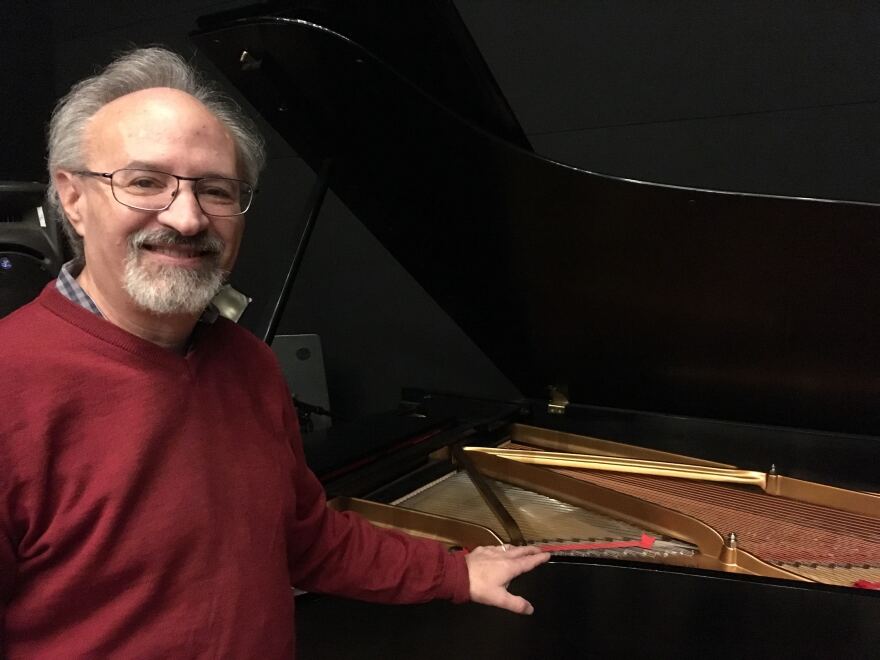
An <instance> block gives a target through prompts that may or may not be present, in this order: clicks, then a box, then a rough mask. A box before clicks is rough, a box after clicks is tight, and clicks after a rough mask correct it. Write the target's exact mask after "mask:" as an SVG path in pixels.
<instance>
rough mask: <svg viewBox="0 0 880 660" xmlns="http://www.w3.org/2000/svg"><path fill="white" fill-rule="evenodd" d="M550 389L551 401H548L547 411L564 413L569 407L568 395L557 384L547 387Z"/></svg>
mask: <svg viewBox="0 0 880 660" xmlns="http://www.w3.org/2000/svg"><path fill="white" fill-rule="evenodd" d="M547 389H548V390H550V401H549V402H548V403H547V412H548V413H550V414H551V415H564V414H565V409H566V408H567V407H568V397H567V396H565V394H564V393H563V392H562V390H561V389H560V388H558V387H556V386H555V385H550V386H548V388H547Z"/></svg>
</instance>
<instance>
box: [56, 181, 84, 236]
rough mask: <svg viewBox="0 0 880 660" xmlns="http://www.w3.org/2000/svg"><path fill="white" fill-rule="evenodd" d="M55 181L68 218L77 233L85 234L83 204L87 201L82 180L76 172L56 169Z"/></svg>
mask: <svg viewBox="0 0 880 660" xmlns="http://www.w3.org/2000/svg"><path fill="white" fill-rule="evenodd" d="M52 179H53V180H54V182H55V189H56V190H57V191H58V199H59V201H60V202H61V207H62V208H63V209H64V213H65V215H67V219H68V220H70V224H71V225H73V228H74V229H75V230H76V233H77V234H79V235H80V236H83V226H82V217H83V213H82V206H83V204H84V203H85V199H84V196H83V192H84V191H83V189H82V180H80V179H79V178H78V177H77V176H76V175H75V174H72V173H71V172H68V171H67V170H56V171H55V172H54V173H53V174H52Z"/></svg>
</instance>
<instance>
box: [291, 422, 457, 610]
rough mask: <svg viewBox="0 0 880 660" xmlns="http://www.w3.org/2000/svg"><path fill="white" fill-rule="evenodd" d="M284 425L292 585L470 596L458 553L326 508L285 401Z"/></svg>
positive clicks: (377, 596)
mask: <svg viewBox="0 0 880 660" xmlns="http://www.w3.org/2000/svg"><path fill="white" fill-rule="evenodd" d="M285 425H286V427H287V428H288V429H289V432H290V437H291V442H292V445H293V451H294V456H295V459H296V464H295V468H294V474H293V475H292V478H293V479H294V480H295V492H296V506H295V509H294V511H293V514H292V517H293V519H292V520H289V522H288V529H287V537H288V563H289V569H290V576H291V583H292V585H293V586H295V587H297V588H300V589H305V590H307V591H314V592H318V593H326V594H333V595H338V596H346V597H349V598H356V599H359V600H367V601H373V602H381V603H419V602H425V601H428V600H433V599H438V598H439V599H448V600H452V601H454V602H457V603H461V602H465V601H467V600H468V599H469V591H470V587H469V582H468V573H467V565H466V562H465V558H464V555H463V554H462V553H450V552H448V551H447V550H446V548H445V547H444V546H443V545H442V544H440V543H438V542H436V541H431V540H426V539H418V538H415V537H412V536H409V535H407V534H404V533H402V532H397V531H392V530H385V529H380V528H378V527H375V526H373V525H372V524H370V523H369V522H367V521H366V520H364V519H362V518H360V517H359V516H357V515H355V514H353V513H348V512H346V513H339V512H337V511H334V510H332V509H328V508H327V503H326V500H325V497H324V489H323V487H322V486H321V484H320V482H318V480H317V478H316V477H315V475H314V474H313V473H312V471H311V470H309V468H308V467H307V466H306V463H305V456H304V454H303V449H302V440H301V438H300V434H299V425H298V422H297V419H296V415H295V413H294V411H293V407H292V406H287V407H286V411H285Z"/></svg>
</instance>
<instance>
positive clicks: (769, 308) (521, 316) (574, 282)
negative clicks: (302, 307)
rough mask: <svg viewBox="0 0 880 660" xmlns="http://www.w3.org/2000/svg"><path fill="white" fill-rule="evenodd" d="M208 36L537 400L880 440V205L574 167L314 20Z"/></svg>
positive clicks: (309, 155) (251, 24) (293, 138)
mask: <svg viewBox="0 0 880 660" xmlns="http://www.w3.org/2000/svg"><path fill="white" fill-rule="evenodd" d="M194 39H195V41H196V42H197V43H198V44H199V45H200V47H201V48H202V49H203V50H204V51H205V53H206V54H207V55H208V56H209V57H210V58H211V59H212V60H213V61H214V62H215V63H216V64H217V65H218V67H219V68H220V69H221V70H222V71H223V72H224V73H225V74H226V75H227V76H228V77H229V79H230V80H231V81H232V82H233V83H234V84H235V85H236V86H237V87H238V88H239V89H240V90H241V91H242V92H243V94H244V95H245V97H246V98H247V99H248V100H249V101H250V102H251V103H252V104H253V105H254V106H255V107H256V108H257V109H258V110H259V111H260V112H261V113H262V114H263V115H264V117H265V118H266V119H267V120H268V121H269V122H271V123H272V124H273V126H274V127H275V128H276V129H277V130H278V131H279V133H280V134H281V135H282V136H283V137H284V138H285V139H286V140H287V141H288V142H289V143H290V144H291V145H292V147H293V148H294V149H296V150H297V152H298V153H299V154H300V155H302V157H303V158H304V159H305V160H306V161H307V162H308V163H309V164H310V166H311V167H313V168H314V169H315V170H316V171H317V170H318V169H319V168H320V166H321V163H322V162H324V160H325V159H328V158H329V159H332V160H333V171H332V176H331V181H330V187H331V189H332V190H333V191H334V192H335V193H336V194H337V195H338V196H339V198H340V199H342V201H343V202H344V203H345V204H346V205H347V206H348V207H349V208H350V209H351V210H352V211H353V212H354V213H355V215H357V217H358V218H359V219H360V220H361V221H362V222H364V223H365V225H366V226H367V227H368V228H369V229H370V230H371V231H372V232H373V234H375V235H376V236H377V237H378V239H379V240H381V241H382V243H383V244H384V245H385V246H386V247H387V248H388V249H389V251H390V252H391V253H392V254H393V255H394V256H395V257H396V258H397V259H398V260H399V261H400V263H401V264H402V265H403V266H404V267H405V268H406V269H407V270H408V271H409V272H410V273H411V274H412V275H413V276H414V277H415V278H416V279H417V281H418V282H419V283H420V284H421V285H422V286H423V287H424V288H425V289H426V290H427V292H428V293H429V294H430V295H432V296H433V297H434V298H435V299H436V300H437V301H438V302H439V303H440V304H441V305H442V306H443V307H444V308H445V310H446V311H447V312H448V313H449V314H450V316H451V317H452V318H453V319H454V320H455V321H456V322H457V323H458V324H459V325H460V326H461V327H462V328H463V329H464V330H465V332H467V333H468V334H469V335H470V336H471V338H472V339H473V340H474V341H475V342H476V343H477V344H478V345H479V346H480V347H481V348H482V350H483V351H484V352H485V353H486V354H487V355H488V356H489V357H490V358H491V359H492V360H493V361H494V362H495V363H496V364H497V365H498V366H499V367H500V368H501V369H502V371H504V372H505V374H506V375H507V376H508V377H509V378H510V379H511V380H512V381H513V382H514V383H515V384H516V385H517V386H518V387H519V388H520V390H521V391H522V392H523V393H524V394H526V395H527V396H529V397H534V398H537V399H547V398H548V386H556V387H559V388H561V389H562V390H564V391H565V392H567V394H568V398H569V399H570V400H571V401H572V402H575V403H579V404H588V405H591V406H601V407H609V408H615V409H627V410H643V411H653V412H660V413H666V414H671V415H683V416H691V417H699V418H710V419H721V420H730V421H735V422H744V423H749V424H761V425H778V426H784V427H794V428H801V429H817V430H824V431H830V432H833V433H843V434H863V435H871V436H873V435H877V434H880V406H878V405H877V404H878V401H880V397H878V395H880V331H878V330H880V328H878V319H880V296H878V295H877V291H878V290H880V206H878V205H873V204H864V203H848V202H832V201H825V200H809V199H792V198H782V197H771V196H762V195H749V194H743V193H729V192H715V191H707V190H696V189H689V188H683V187H674V186H667V185H656V184H651V183H645V182H638V181H631V180H626V179H620V178H614V177H609V176H604V175H600V174H595V173H591V172H587V171H583V170H579V169H576V168H574V167H569V166H565V165H562V164H559V163H555V162H552V161H550V160H547V159H545V158H542V157H540V156H537V155H536V154H534V153H531V152H530V151H527V150H525V149H522V148H519V147H517V146H515V145H513V144H511V143H510V142H507V141H505V140H503V139H500V138H498V137H496V136H495V135H493V134H491V133H490V132H488V131H486V130H483V129H482V128H480V127H478V126H476V125H475V124H474V123H472V122H469V121H467V120H465V119H463V118H462V117H461V116H460V115H458V114H456V113H455V112H453V111H452V110H450V109H448V108H447V107H444V106H443V105H442V104H441V103H439V102H436V101H435V100H434V99H433V98H432V97H431V96H429V95H428V94H426V93H425V92H423V91H422V90H421V89H419V88H417V87H416V86H415V85H413V84H411V83H410V82H408V81H407V80H406V79H405V78H404V77H402V76H401V75H399V74H398V73H397V72H396V71H395V69H394V68H393V67H391V66H389V65H387V64H386V63H384V62H382V61H381V60H380V59H379V58H377V57H375V56H374V55H372V54H371V53H370V52H368V51H367V50H366V49H365V48H363V47H361V46H360V45H358V44H357V43H355V42H353V41H351V40H350V39H348V38H346V37H344V36H341V35H339V34H337V33H334V32H333V31H331V30H329V29H327V28H325V27H321V26H318V25H315V24H312V23H309V22H306V21H302V20H294V19H289V18H278V17H266V18H248V19H241V20H238V21H234V22H232V23H231V24H228V25H227V26H226V27H214V28H212V29H210V30H208V31H203V32H201V33H198V34H196V35H195V36H194ZM245 50H247V51H248V53H250V54H251V56H252V59H251V60H250V64H249V65H248V66H243V65H242V64H241V62H240V56H241V54H242V51H245ZM871 446H875V445H874V444H873V441H872V443H871Z"/></svg>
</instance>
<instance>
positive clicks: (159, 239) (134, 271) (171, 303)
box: [123, 229, 229, 314]
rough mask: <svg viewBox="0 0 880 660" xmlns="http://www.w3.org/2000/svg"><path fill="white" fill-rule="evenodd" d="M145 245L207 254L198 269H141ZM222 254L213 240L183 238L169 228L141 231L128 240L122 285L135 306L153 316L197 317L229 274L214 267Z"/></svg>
mask: <svg viewBox="0 0 880 660" xmlns="http://www.w3.org/2000/svg"><path fill="white" fill-rule="evenodd" d="M145 243H149V244H165V245H175V244H176V245H187V246H192V247H196V248H197V249H201V250H208V251H209V253H210V254H208V255H207V256H205V257H203V263H202V265H201V266H200V267H199V268H184V267H180V266H171V265H155V264H154V265H150V266H145V265H144V264H142V263H141V262H140V254H141V253H142V252H143V251H144V250H145V248H143V247H142V246H143V245H144V244H145ZM222 251H223V241H221V240H220V239H219V238H216V237H211V236H207V235H204V236H201V237H196V238H187V237H183V236H180V235H179V234H178V233H177V232H175V231H173V230H170V229H160V230H154V231H148V230H141V231H139V232H137V233H135V234H133V235H132V236H131V237H130V238H129V249H128V255H127V257H126V259H125V272H124V275H123V286H124V287H125V290H126V291H127V292H128V295H130V296H131V298H132V300H134V301H135V303H136V304H137V305H138V306H140V307H142V308H143V309H145V310H147V311H149V312H152V313H154V314H200V313H201V312H203V311H204V310H205V308H206V307H207V306H208V304H209V303H210V302H211V300H212V299H213V298H214V296H216V295H217V292H218V291H220V288H221V287H222V286H223V282H224V281H225V280H226V277H227V276H228V275H229V273H228V272H227V271H225V270H224V269H222V268H220V266H219V265H218V261H219V257H220V254H221V252H222Z"/></svg>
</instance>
